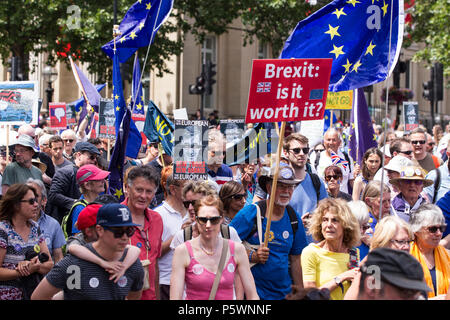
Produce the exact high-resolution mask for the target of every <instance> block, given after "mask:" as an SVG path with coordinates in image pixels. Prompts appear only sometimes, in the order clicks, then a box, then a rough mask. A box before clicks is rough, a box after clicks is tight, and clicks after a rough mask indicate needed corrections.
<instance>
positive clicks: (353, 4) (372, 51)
mask: <svg viewBox="0 0 450 320" xmlns="http://www.w3.org/2000/svg"><path fill="white" fill-rule="evenodd" d="M391 13H392V17H391ZM391 20H392V33H391V32H390V29H391ZM403 26H404V11H403V0H372V1H369V0H360V1H358V0H335V1H333V2H331V3H330V4H328V5H326V6H324V7H323V8H322V9H320V10H318V11H317V12H315V13H314V14H312V15H311V16H309V17H308V18H306V19H305V20H302V21H300V22H299V23H298V24H297V26H296V27H295V30H294V31H293V32H292V34H291V35H290V36H289V38H288V39H287V40H286V43H285V45H284V48H283V51H282V52H281V55H280V58H332V59H333V65H332V69H331V76H330V86H329V90H330V91H334V92H336V91H345V90H351V89H356V88H361V87H365V86H369V85H371V84H374V83H377V82H380V81H383V80H385V79H386V78H387V77H388V76H389V75H390V74H391V73H392V71H393V70H394V67H395V65H396V63H397V59H398V56H399V54H400V49H401V47H402V40H403ZM389 40H391V41H389ZM389 49H390V55H389ZM388 60H390V61H388Z"/></svg>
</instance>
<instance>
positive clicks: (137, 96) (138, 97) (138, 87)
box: [131, 54, 145, 117]
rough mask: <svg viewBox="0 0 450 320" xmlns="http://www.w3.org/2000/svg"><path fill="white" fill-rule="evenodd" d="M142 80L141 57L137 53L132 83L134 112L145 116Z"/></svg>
mask: <svg viewBox="0 0 450 320" xmlns="http://www.w3.org/2000/svg"><path fill="white" fill-rule="evenodd" d="M140 80H141V66H140V64H139V57H138V55H137V54H136V55H135V57H134V67H133V85H132V97H131V99H132V100H131V101H132V106H134V107H133V109H132V114H133V115H137V116H142V117H145V113H144V101H143V100H144V97H143V95H142V83H141V82H140Z"/></svg>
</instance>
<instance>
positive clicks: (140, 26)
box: [139, 22, 145, 30]
mask: <svg viewBox="0 0 450 320" xmlns="http://www.w3.org/2000/svg"><path fill="white" fill-rule="evenodd" d="M144 26H145V23H143V22H141V23H140V24H139V30H142V28H143V27H144Z"/></svg>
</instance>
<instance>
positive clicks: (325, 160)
mask: <svg viewBox="0 0 450 320" xmlns="http://www.w3.org/2000/svg"><path fill="white" fill-rule="evenodd" d="M338 156H339V157H340V158H341V159H344V160H346V159H345V156H344V154H343V153H342V151H341V150H339V151H338ZM349 158H350V163H349V165H348V166H347V169H343V168H342V167H341V170H342V183H341V186H340V188H339V190H341V191H342V192H345V193H349V192H348V180H352V179H354V177H353V171H354V169H353V159H352V158H351V157H350V156H349ZM315 161H316V153H315V152H313V153H312V154H311V156H310V163H311V166H312V167H314V165H315ZM331 164H332V161H331V157H330V156H328V155H327V153H326V151H322V152H321V153H320V159H319V164H318V165H317V168H315V169H316V171H317V174H318V175H319V176H320V178H322V179H323V181H325V176H324V172H325V169H326V168H327V167H328V166H331Z"/></svg>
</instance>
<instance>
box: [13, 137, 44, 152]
mask: <svg viewBox="0 0 450 320" xmlns="http://www.w3.org/2000/svg"><path fill="white" fill-rule="evenodd" d="M15 144H16V145H17V144H19V145H21V146H24V147H28V148H31V149H33V151H34V152H39V150H38V149H37V148H36V144H35V143H34V139H33V138H32V137H30V136H29V135H26V134H21V135H20V136H19V137H18V138H17V141H16V143H15Z"/></svg>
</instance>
